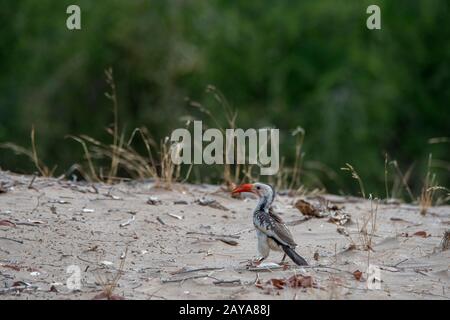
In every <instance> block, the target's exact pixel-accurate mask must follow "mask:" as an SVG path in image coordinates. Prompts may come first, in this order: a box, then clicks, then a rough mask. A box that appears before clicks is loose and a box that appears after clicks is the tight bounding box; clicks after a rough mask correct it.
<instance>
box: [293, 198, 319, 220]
mask: <svg viewBox="0 0 450 320" xmlns="http://www.w3.org/2000/svg"><path fill="white" fill-rule="evenodd" d="M294 206H295V207H296V208H297V209H298V210H299V211H300V212H301V213H302V214H304V215H305V216H310V217H318V218H321V217H322V215H321V214H320V212H319V209H318V208H316V207H315V206H313V205H312V204H311V203H309V202H307V201H305V200H302V199H300V200H298V201H297V202H296V203H295V205H294Z"/></svg>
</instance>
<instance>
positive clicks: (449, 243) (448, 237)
mask: <svg viewBox="0 0 450 320" xmlns="http://www.w3.org/2000/svg"><path fill="white" fill-rule="evenodd" d="M449 248H450V230H447V231H445V232H444V236H443V237H442V241H441V249H442V251H446V250H448V249H449Z"/></svg>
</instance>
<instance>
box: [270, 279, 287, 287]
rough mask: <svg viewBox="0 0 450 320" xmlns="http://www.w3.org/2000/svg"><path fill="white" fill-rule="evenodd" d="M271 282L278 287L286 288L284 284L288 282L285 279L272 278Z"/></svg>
mask: <svg viewBox="0 0 450 320" xmlns="http://www.w3.org/2000/svg"><path fill="white" fill-rule="evenodd" d="M270 282H271V283H272V285H273V286H274V287H275V288H277V289H284V285H285V284H286V281H285V280H283V279H270Z"/></svg>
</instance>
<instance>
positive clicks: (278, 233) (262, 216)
mask: <svg viewBox="0 0 450 320" xmlns="http://www.w3.org/2000/svg"><path fill="white" fill-rule="evenodd" d="M255 226H256V227H257V228H258V229H259V230H260V231H261V232H263V233H265V234H266V235H267V236H269V237H271V238H273V239H275V240H277V241H278V242H280V243H282V244H284V245H288V246H289V247H296V246H297V244H296V243H295V241H294V239H293V237H292V234H291V232H290V231H289V230H288V228H286V226H285V225H284V223H283V222H282V220H281V218H280V217H279V216H278V215H276V214H274V213H273V212H270V211H269V214H267V213H266V212H264V211H259V212H257V213H256V221H255Z"/></svg>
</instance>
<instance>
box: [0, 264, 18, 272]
mask: <svg viewBox="0 0 450 320" xmlns="http://www.w3.org/2000/svg"><path fill="white" fill-rule="evenodd" d="M0 266H2V267H3V268H8V269H13V270H14V271H20V267H19V266H16V265H13V264H1V265H0Z"/></svg>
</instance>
